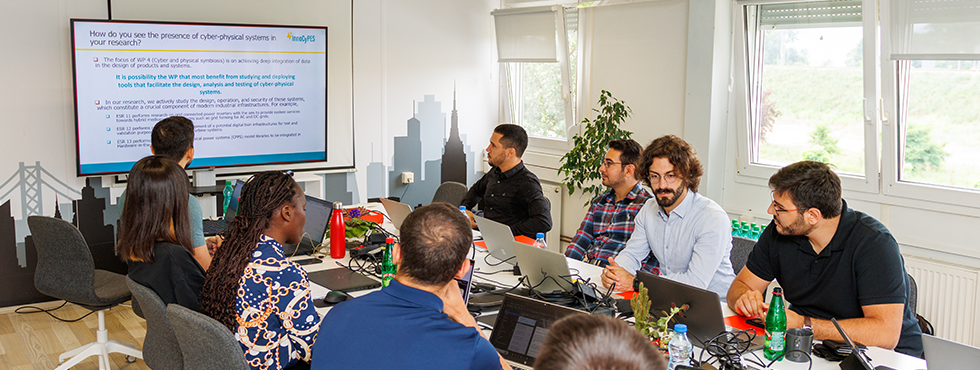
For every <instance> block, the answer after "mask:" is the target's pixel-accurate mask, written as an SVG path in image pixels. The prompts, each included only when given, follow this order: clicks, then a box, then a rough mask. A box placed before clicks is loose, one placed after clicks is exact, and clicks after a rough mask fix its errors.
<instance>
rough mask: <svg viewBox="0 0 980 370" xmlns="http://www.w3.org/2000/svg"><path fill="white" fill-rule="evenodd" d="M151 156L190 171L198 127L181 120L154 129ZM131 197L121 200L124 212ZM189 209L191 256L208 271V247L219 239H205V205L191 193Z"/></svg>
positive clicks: (166, 121)
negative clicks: (163, 158) (165, 158)
mask: <svg viewBox="0 0 980 370" xmlns="http://www.w3.org/2000/svg"><path fill="white" fill-rule="evenodd" d="M150 152H151V153H153V155H159V156H163V157H167V158H170V159H171V160H173V161H175V162H177V163H179V164H180V166H181V168H187V166H188V165H190V163H191V161H193V160H194V123H193V122H191V120H189V119H187V118H184V117H180V116H173V117H167V118H164V119H162V120H160V122H157V124H156V125H154V126H153V131H152V132H151V133H150ZM127 193H128V192H127V191H124V192H123V193H122V194H121V195H120V196H119V205H120V207H121V208H125V206H126V203H125V202H126V198H127V196H128V194H127ZM187 209H188V214H187V217H188V220H189V222H190V223H189V225H190V228H191V244H192V245H193V246H194V248H193V249H192V250H191V255H193V256H194V259H195V260H197V262H198V263H199V264H201V267H203V268H204V270H207V269H208V268H209V267H210V266H211V253H209V252H208V250H209V248H208V244H209V243H211V244H213V243H215V240H217V239H214V238H205V237H204V222H203V220H204V216H203V212H202V211H201V202H200V201H198V200H197V197H195V196H193V195H191V194H190V192H189V191H188V192H187ZM211 249H213V247H212V248H211Z"/></svg>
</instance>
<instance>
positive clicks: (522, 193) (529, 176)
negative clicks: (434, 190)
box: [460, 124, 551, 238]
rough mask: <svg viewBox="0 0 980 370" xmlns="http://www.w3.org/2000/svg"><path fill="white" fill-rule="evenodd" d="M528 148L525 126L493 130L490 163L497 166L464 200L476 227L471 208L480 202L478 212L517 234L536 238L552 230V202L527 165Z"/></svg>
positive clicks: (489, 149) (489, 147) (489, 155)
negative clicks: (524, 158)
mask: <svg viewBox="0 0 980 370" xmlns="http://www.w3.org/2000/svg"><path fill="white" fill-rule="evenodd" d="M524 149H527V132H525V131H524V128H522V127H521V126H517V125H511V124H502V125H499V126H497V127H496V128H494V129H493V135H491V136H490V145H489V146H487V162H489V163H490V165H491V166H493V168H492V169H491V170H490V172H488V173H487V174H486V175H483V178H481V179H480V180H478V181H477V182H476V183H475V184H473V187H471V188H470V191H469V192H467V193H466V197H465V198H463V202H462V203H460V205H461V206H464V207H466V209H467V211H466V213H467V215H468V216H469V218H470V223H471V226H472V227H473V228H476V223H475V222H474V221H473V212H471V211H470V210H472V209H473V207H475V206H476V205H477V204H478V203H479V204H480V209H481V211H477V214H478V215H481V216H483V217H486V218H488V219H491V220H494V221H497V222H500V223H502V224H505V225H507V226H510V231H511V232H513V233H514V235H525V236H528V237H531V238H534V236H535V234H537V233H546V232H548V231H549V230H551V203H550V202H548V199H547V198H545V197H544V193H542V192H541V183H539V182H538V177H537V176H535V175H534V174H533V173H531V171H529V170H528V169H527V167H524V162H523V161H521V156H522V155H524ZM481 200H482V201H481ZM481 212H482V214H480V213H481Z"/></svg>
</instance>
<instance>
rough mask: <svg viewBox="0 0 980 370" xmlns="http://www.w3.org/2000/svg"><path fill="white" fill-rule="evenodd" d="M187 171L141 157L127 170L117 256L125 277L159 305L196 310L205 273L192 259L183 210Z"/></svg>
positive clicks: (158, 159)
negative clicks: (125, 270)
mask: <svg viewBox="0 0 980 370" xmlns="http://www.w3.org/2000/svg"><path fill="white" fill-rule="evenodd" d="M187 187H188V184H187V173H185V172H184V168H183V167H181V166H180V164H178V163H177V162H175V161H173V160H171V159H169V158H166V157H160V156H150V157H146V158H143V159H141V160H139V161H138V162H136V164H135V165H133V169H132V170H130V171H129V180H128V181H127V184H126V193H127V194H128V195H129V196H128V198H129V199H128V200H127V201H126V203H125V204H124V205H123V210H122V216H121V217H120V224H121V225H120V230H119V243H118V244H116V253H117V254H118V255H119V257H120V258H122V260H123V261H125V262H126V263H127V264H128V265H129V277H130V278H131V279H133V281H135V282H137V283H140V284H143V285H144V286H146V287H149V288H150V289H152V290H153V291H154V292H156V293H157V295H158V296H160V299H161V300H163V303H165V304H169V303H176V304H179V305H181V306H184V307H187V308H190V309H192V310H195V311H199V310H200V309H201V304H200V300H199V299H198V296H199V295H200V293H201V286H203V285H204V269H203V268H202V267H201V265H200V264H198V262H197V261H196V260H195V259H194V257H193V252H192V250H193V248H194V247H193V246H192V244H193V243H192V242H191V227H190V221H189V217H188V209H187V194H188V189H187Z"/></svg>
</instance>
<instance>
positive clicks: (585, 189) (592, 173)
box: [558, 90, 633, 205]
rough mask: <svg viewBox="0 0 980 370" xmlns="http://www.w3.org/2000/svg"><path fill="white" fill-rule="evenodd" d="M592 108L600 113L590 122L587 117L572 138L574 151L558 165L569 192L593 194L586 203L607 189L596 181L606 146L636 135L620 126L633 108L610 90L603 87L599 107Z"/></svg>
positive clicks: (570, 151)
mask: <svg viewBox="0 0 980 370" xmlns="http://www.w3.org/2000/svg"><path fill="white" fill-rule="evenodd" d="M592 110H593V111H595V112H596V113H598V114H597V115H596V116H595V119H593V120H591V121H590V120H589V119H588V118H585V119H583V120H582V123H583V124H585V130H584V131H583V132H582V133H581V134H576V135H575V136H574V137H572V140H573V144H574V145H573V147H572V150H569V151H568V153H565V155H563V156H562V157H561V162H562V164H561V167H558V173H559V174H564V175H565V180H564V185H566V186H567V187H568V194H574V193H575V190H576V189H578V190H581V191H582V193H583V194H587V195H591V197H589V199H588V200H587V201H586V202H585V204H586V205H588V204H589V203H590V202H592V200H593V199H595V198H596V197H598V196H600V195H602V193H603V192H605V190H606V189H605V187H603V186H602V184H601V183H597V181H596V180H599V179H600V175H599V165H601V164H602V158H603V156H605V154H606V146H607V145H608V144H609V142H610V141H612V140H619V139H631V138H632V136H633V133H632V132H630V131H627V130H623V129H621V128H620V127H619V125H620V124H622V123H623V122H625V121H626V118H629V116H630V114H631V113H632V110H631V109H630V107H629V106H627V105H626V103H625V102H623V101H621V100H619V99H616V98H614V97H613V96H612V93H610V92H609V91H606V90H602V94H600V95H599V108H598V109H596V108H592Z"/></svg>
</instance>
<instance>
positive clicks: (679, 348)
mask: <svg viewBox="0 0 980 370" xmlns="http://www.w3.org/2000/svg"><path fill="white" fill-rule="evenodd" d="M693 349H694V345H693V344H691V340H690V339H687V325H684V324H676V325H674V337H673V338H670V342H669V343H667V352H668V353H670V361H668V362H667V370H674V368H676V367H677V366H679V365H685V366H691V351H692V350H693Z"/></svg>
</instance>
